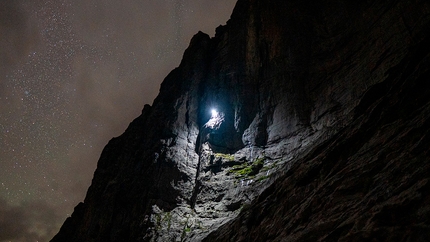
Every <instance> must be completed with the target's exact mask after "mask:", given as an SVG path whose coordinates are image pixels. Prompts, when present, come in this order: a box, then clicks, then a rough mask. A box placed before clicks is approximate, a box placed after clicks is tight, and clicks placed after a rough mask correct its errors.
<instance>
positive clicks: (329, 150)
mask: <svg viewBox="0 0 430 242" xmlns="http://www.w3.org/2000/svg"><path fill="white" fill-rule="evenodd" d="M429 33H430V4H429V3H428V2H427V1H424V0H421V1H420V0H416V1H414V0H412V1H408V0H388V1H360V2H354V3H352V2H351V1H346V0H336V1H314V0H308V1H299V0H289V1H285V0H272V1H263V0H239V1H238V3H237V5H236V7H235V9H234V11H233V14H232V16H231V19H230V20H229V21H228V22H227V25H225V26H220V27H219V28H218V29H217V31H216V35H215V37H213V38H210V37H209V36H208V35H206V34H204V33H198V34H196V35H195V36H194V37H193V39H192V40H191V43H190V46H189V48H188V49H187V50H186V51H185V53H184V57H183V60H182V62H181V63H180V65H179V67H178V68H176V69H174V70H173V71H172V72H171V73H170V74H169V75H168V76H167V77H166V78H165V80H164V81H163V83H162V84H161V88H160V93H159V95H158V97H157V98H156V99H155V100H154V103H153V105H152V106H149V105H145V107H144V109H143V111H142V114H141V115H140V116H139V117H138V118H136V119H135V120H134V121H133V122H132V123H131V124H130V126H129V127H128V129H127V130H126V131H125V132H124V134H123V135H121V136H119V137H117V138H114V139H112V140H111V141H110V142H109V143H108V145H107V146H106V147H105V149H104V150H103V152H102V154H101V157H100V159H99V162H98V166H97V170H96V171H95V173H94V178H93V181H92V184H91V186H90V188H89V189H88V192H87V196H86V198H85V201H84V202H83V203H80V204H79V205H78V206H77V207H76V208H75V211H74V212H73V214H72V216H71V217H70V218H68V219H67V220H66V221H65V223H64V225H63V226H62V228H61V230H60V232H59V233H58V234H57V235H56V236H55V237H54V238H53V239H52V241H53V242H58V241H70V242H72V241H73V242H75V241H76V242H77V241H202V240H204V241H321V240H324V241H336V240H344V241H351V240H352V241H362V240H372V239H376V240H390V241H391V240H404V241H425V240H426V239H427V238H428V237H429V235H430V232H429V231H430V221H429V218H430V214H429V211H430V205H429V204H430V196H429V194H430V192H429V191H430V187H429V186H430V181H429V178H430V175H429V174H430V170H429V168H430V165H429V147H430V138H429V137H430V136H429V129H430V123H429V120H430V34H429ZM212 109H214V110H213V112H211V110H212Z"/></svg>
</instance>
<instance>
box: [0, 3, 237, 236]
mask: <svg viewBox="0 0 430 242" xmlns="http://www.w3.org/2000/svg"><path fill="white" fill-rule="evenodd" d="M235 2H236V0H216V1H214V0H123V1H118V0H92V1H87V0H73V1H72V0H52V1H49V0H0V241H32V242H34V241H48V240H49V239H51V238H52V237H53V235H54V234H56V233H57V232H58V230H59V227H60V226H61V224H62V223H63V222H64V220H65V219H66V217H67V216H70V214H71V213H72V211H73V207H74V206H76V205H77V204H78V203H79V202H81V201H83V199H84V197H85V193H86V191H87V189H88V187H89V185H90V183H91V179H92V176H93V173H94V171H95V168H96V165H97V160H98V158H99V156H100V154H101V151H102V149H103V147H104V146H105V145H106V144H107V142H108V141H109V140H110V139H111V138H112V137H114V136H118V135H120V134H121V133H122V132H123V131H124V130H125V129H126V128H127V126H128V124H129V123H130V122H131V121H132V120H133V119H134V118H136V117H137V116H139V114H140V113H141V110H142V108H143V106H144V104H146V103H148V104H152V101H153V99H154V98H155V97H156V95H157V94H158V90H159V85H160V83H161V81H162V80H163V78H164V77H165V76H166V75H167V74H168V73H169V72H170V71H171V70H172V69H173V68H175V67H176V66H178V65H179V62H180V60H181V58H182V54H183V52H184V50H185V49H186V47H187V46H188V44H189V41H190V39H191V37H192V36H193V35H194V34H195V33H197V32H198V31H199V30H201V31H203V32H205V33H207V34H209V35H211V36H213V35H214V33H215V28H216V27H217V26H219V25H220V24H225V23H226V21H227V20H228V19H229V17H230V14H231V12H232V10H233V7H234V4H235Z"/></svg>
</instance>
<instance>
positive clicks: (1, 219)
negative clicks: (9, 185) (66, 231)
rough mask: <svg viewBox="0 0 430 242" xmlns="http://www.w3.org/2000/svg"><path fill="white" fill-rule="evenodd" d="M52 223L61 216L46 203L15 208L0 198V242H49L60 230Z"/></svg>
mask: <svg viewBox="0 0 430 242" xmlns="http://www.w3.org/2000/svg"><path fill="white" fill-rule="evenodd" d="M52 221H60V216H59V215H58V214H57V212H56V209H54V208H53V207H51V206H49V205H48V204H47V203H46V202H44V201H32V202H25V203H23V204H21V205H18V206H13V205H10V204H8V203H7V202H6V201H5V200H4V199H2V198H0V242H6V241H14V242H27V241H28V242H30V241H31V242H34V241H49V240H50V239H51V238H52V237H53V236H54V235H55V233H57V232H58V230H59V225H58V224H55V225H54V224H53V223H52Z"/></svg>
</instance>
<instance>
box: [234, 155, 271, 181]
mask: <svg viewBox="0 0 430 242" xmlns="http://www.w3.org/2000/svg"><path fill="white" fill-rule="evenodd" d="M264 160H265V158H259V159H256V160H255V161H254V162H252V164H248V163H244V164H241V165H235V166H233V167H232V168H231V170H229V173H232V174H234V175H236V176H237V177H250V176H255V175H256V174H258V172H259V171H260V170H261V168H263V166H264Z"/></svg>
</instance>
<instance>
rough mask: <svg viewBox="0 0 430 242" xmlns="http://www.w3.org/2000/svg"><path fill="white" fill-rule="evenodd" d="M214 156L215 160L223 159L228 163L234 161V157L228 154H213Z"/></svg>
mask: <svg viewBox="0 0 430 242" xmlns="http://www.w3.org/2000/svg"><path fill="white" fill-rule="evenodd" d="M214 156H215V158H221V159H225V160H228V161H234V156H233V155H230V154H223V153H215V154H214Z"/></svg>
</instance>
